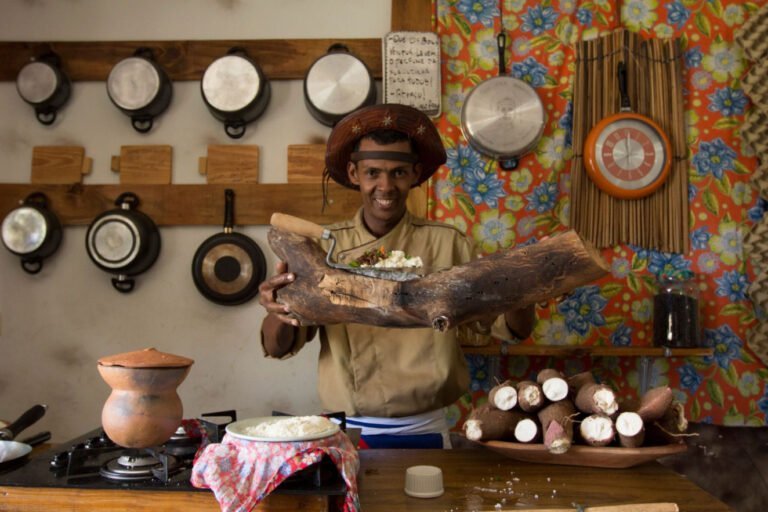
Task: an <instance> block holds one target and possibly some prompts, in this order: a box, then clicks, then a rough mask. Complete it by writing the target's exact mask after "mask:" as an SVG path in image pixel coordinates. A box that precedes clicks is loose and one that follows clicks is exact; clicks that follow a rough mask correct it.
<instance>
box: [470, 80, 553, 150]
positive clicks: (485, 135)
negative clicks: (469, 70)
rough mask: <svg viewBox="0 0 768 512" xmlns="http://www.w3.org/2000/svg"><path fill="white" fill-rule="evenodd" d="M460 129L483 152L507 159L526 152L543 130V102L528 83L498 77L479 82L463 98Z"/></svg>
mask: <svg viewBox="0 0 768 512" xmlns="http://www.w3.org/2000/svg"><path fill="white" fill-rule="evenodd" d="M461 129H462V132H464V137H465V138H466V139H467V141H469V143H470V144H471V145H472V146H474V147H475V149H477V150H478V151H480V152H481V153H485V154H487V155H489V156H492V157H494V158H505V157H512V156H517V155H521V154H523V153H527V152H528V151H530V150H531V149H533V148H534V147H535V146H536V143H537V142H538V140H539V138H540V137H541V134H542V132H543V131H544V105H543V104H542V102H541V99H540V98H539V95H538V94H537V93H536V91H535V90H534V89H533V87H531V86H530V85H528V84H527V83H526V82H524V81H522V80H519V79H517V78H514V77H511V76H499V77H495V78H491V79H490V80H486V81H485V82H481V83H479V84H478V85H477V86H476V87H475V88H474V89H473V90H472V91H470V93H469V94H468V95H467V97H466V99H465V100H464V106H463V107H462V109H461Z"/></svg>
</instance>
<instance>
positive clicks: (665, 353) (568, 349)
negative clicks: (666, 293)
mask: <svg viewBox="0 0 768 512" xmlns="http://www.w3.org/2000/svg"><path fill="white" fill-rule="evenodd" d="M461 348H462V350H463V351H464V353H465V354H479V355H496V356H497V355H500V354H507V355H520V356H553V357H583V356H592V357H599V356H613V357H696V356H699V357H705V356H711V355H712V354H713V353H714V350H713V349H711V348H663V347H603V346H594V347H593V346H586V347H582V346H559V345H505V346H504V347H502V345H487V346H484V347H470V346H462V347H461Z"/></svg>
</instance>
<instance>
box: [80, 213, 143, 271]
mask: <svg viewBox="0 0 768 512" xmlns="http://www.w3.org/2000/svg"><path fill="white" fill-rule="evenodd" d="M140 238H141V237H140V235H139V229H138V227H137V226H136V224H135V223H134V222H133V221H132V220H131V219H129V218H128V217H126V216H125V215H122V214H119V213H116V214H110V215H105V216H104V217H101V218H100V219H98V220H97V221H96V222H94V224H93V226H92V227H91V228H90V229H89V231H88V247H89V249H90V252H91V255H92V256H93V258H94V259H96V260H97V261H98V262H99V264H101V265H103V266H104V267H107V268H122V267H125V266H126V265H128V264H130V263H131V262H133V260H135V259H136V257H137V255H138V253H139V249H140V245H141V244H140Z"/></svg>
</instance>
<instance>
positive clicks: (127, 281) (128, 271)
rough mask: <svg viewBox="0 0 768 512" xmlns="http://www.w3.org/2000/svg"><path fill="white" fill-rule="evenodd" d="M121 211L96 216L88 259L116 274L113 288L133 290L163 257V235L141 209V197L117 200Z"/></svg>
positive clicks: (125, 196) (87, 236)
mask: <svg viewBox="0 0 768 512" xmlns="http://www.w3.org/2000/svg"><path fill="white" fill-rule="evenodd" d="M115 204H116V205H117V206H118V208H116V209H114V210H109V211H106V212H104V213H102V214H101V215H99V216H98V217H96V218H95V219H94V220H93V222H91V224H90V226H88V231H87V232H86V234H85V248H86V250H87V251H88V256H90V258H91V260H92V261H93V262H94V263H95V264H96V266H98V267H99V268H101V269H102V270H104V271H106V272H109V273H112V274H115V277H113V278H112V286H113V287H114V288H115V289H116V290H117V291H119V292H122V293H128V292H130V291H132V290H133V288H134V285H135V282H134V279H133V277H134V276H136V275H138V274H141V273H142V272H145V271H147V270H148V269H149V268H150V267H151V266H152V265H153V264H154V263H155V261H156V260H157V257H158V256H159V255H160V232H159V231H158V229H157V226H156V225H155V223H154V221H153V220H152V219H151V218H150V217H149V216H148V215H146V214H145V213H143V212H140V211H138V210H137V208H138V206H139V198H138V196H136V194H133V193H131V192H125V193H123V194H120V196H118V198H117V199H116V200H115Z"/></svg>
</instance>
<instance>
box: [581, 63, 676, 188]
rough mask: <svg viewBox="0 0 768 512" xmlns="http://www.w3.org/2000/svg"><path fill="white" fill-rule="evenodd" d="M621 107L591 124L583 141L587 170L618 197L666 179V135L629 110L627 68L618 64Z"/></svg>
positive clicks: (594, 178)
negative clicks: (592, 126) (617, 111)
mask: <svg viewBox="0 0 768 512" xmlns="http://www.w3.org/2000/svg"><path fill="white" fill-rule="evenodd" d="M618 79H619V92H620V93H621V111H620V112H619V113H618V114H614V115H612V116H609V117H606V118H605V119H603V120H602V121H600V122H599V123H597V124H596V125H595V127H594V128H592V130H590V132H589V135H587V140H586V142H585V144H584V164H585V167H586V169H587V174H588V175H589V177H590V178H591V179H592V181H594V182H595V185H597V186H598V187H600V189H601V190H603V191H604V192H606V193H608V194H610V195H612V196H614V197H617V198H620V199H637V198H640V197H644V196H647V195H649V194H651V193H653V192H654V191H655V190H656V189H657V188H659V187H660V186H661V185H662V184H663V183H664V181H665V180H666V179H667V175H668V174H669V168H670V164H671V159H670V155H671V153H672V150H671V146H670V144H669V138H667V136H666V135H665V134H664V131H663V130H662V129H661V127H660V126H659V125H658V124H656V123H655V122H653V120H652V119H650V118H648V117H646V116H642V115H640V114H635V113H633V112H631V110H632V109H631V105H630V102H629V96H628V95H627V70H626V67H625V64H624V63H623V62H620V63H619V66H618Z"/></svg>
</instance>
